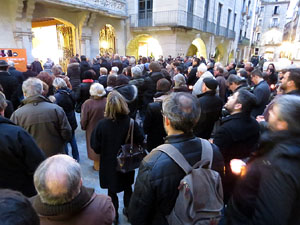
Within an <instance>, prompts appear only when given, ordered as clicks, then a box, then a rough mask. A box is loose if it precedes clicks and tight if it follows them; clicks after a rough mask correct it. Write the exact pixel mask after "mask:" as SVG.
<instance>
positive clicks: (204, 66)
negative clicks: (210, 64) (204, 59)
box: [197, 63, 207, 73]
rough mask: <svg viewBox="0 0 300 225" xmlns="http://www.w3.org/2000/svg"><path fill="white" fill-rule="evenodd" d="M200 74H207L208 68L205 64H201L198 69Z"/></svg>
mask: <svg viewBox="0 0 300 225" xmlns="http://www.w3.org/2000/svg"><path fill="white" fill-rule="evenodd" d="M197 71H198V72H202V73H205V72H206V71H207V66H206V65H205V64H204V63H201V64H200V65H199V66H198V69H197Z"/></svg>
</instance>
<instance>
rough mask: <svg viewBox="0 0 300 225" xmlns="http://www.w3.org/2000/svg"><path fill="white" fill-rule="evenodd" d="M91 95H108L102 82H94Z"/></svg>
mask: <svg viewBox="0 0 300 225" xmlns="http://www.w3.org/2000/svg"><path fill="white" fill-rule="evenodd" d="M90 95H91V96H98V97H102V96H104V95H106V91H105V89H104V87H103V85H102V84H99V83H94V84H92V85H91V87H90Z"/></svg>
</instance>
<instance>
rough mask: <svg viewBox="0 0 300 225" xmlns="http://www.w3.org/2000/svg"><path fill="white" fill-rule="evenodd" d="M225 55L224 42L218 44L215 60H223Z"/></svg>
mask: <svg viewBox="0 0 300 225" xmlns="http://www.w3.org/2000/svg"><path fill="white" fill-rule="evenodd" d="M224 56H225V49H224V47H223V45H222V44H219V45H217V47H216V48H215V60H216V62H222V61H223V60H224Z"/></svg>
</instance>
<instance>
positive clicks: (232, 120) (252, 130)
mask: <svg viewBox="0 0 300 225" xmlns="http://www.w3.org/2000/svg"><path fill="white" fill-rule="evenodd" d="M259 131H260V128H259V124H258V123H257V121H256V120H255V119H254V118H253V117H250V115H249V114H244V113H237V114H233V115H230V116H228V117H225V118H224V119H223V121H222V123H221V126H220V127H219V129H218V130H217V131H216V134H215V137H214V144H216V145H217V146H218V147H219V148H220V151H221V152H222V155H223V157H224V162H225V167H226V170H225V171H226V173H225V177H224V179H223V180H222V182H223V190H224V200H225V202H227V201H228V199H229V197H230V196H231V193H232V191H233V189H234V186H235V183H236V180H237V177H236V176H235V175H233V174H232V173H231V169H230V160H231V159H243V158H247V157H249V156H250V154H251V153H253V152H254V151H256V150H257V147H258V141H259Z"/></svg>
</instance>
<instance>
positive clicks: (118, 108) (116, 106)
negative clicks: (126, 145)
mask: <svg viewBox="0 0 300 225" xmlns="http://www.w3.org/2000/svg"><path fill="white" fill-rule="evenodd" d="M122 114H123V115H128V114H129V109H128V105H127V103H126V101H125V99H124V97H123V96H122V95H121V94H120V93H119V92H117V91H112V92H110V93H109V94H108V96H107V101H106V106H105V113H104V116H105V117H106V118H109V119H112V120H116V119H117V116H118V115H122Z"/></svg>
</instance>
